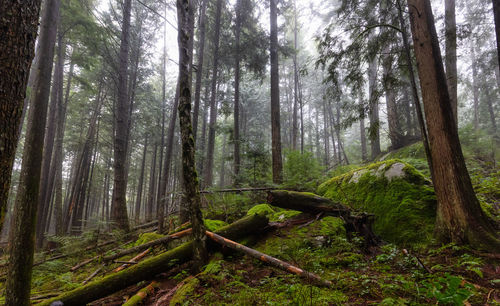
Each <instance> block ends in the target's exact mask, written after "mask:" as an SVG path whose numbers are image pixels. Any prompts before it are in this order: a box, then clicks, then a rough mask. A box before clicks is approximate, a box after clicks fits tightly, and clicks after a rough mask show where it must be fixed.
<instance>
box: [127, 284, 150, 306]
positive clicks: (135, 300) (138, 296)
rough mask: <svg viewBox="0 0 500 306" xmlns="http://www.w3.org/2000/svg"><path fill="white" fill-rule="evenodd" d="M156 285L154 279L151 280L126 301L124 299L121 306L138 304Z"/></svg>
mask: <svg viewBox="0 0 500 306" xmlns="http://www.w3.org/2000/svg"><path fill="white" fill-rule="evenodd" d="M157 287H158V283H157V282H156V281H152V282H151V284H149V285H147V286H146V287H144V288H142V289H141V290H139V291H137V293H136V294H135V295H133V296H132V297H131V298H130V299H128V301H126V302H125V303H124V304H123V305H122V306H135V305H139V304H140V303H141V302H142V301H143V300H144V299H145V298H146V297H147V296H148V295H150V294H152V293H153V292H154V291H155V288H157Z"/></svg>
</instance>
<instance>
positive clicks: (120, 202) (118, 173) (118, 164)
mask: <svg viewBox="0 0 500 306" xmlns="http://www.w3.org/2000/svg"><path fill="white" fill-rule="evenodd" d="M131 8H132V0H125V1H124V4H123V22H122V33H121V42H120V53H119V68H118V99H117V101H116V112H115V137H114V151H113V153H114V160H113V169H114V184H113V202H112V203H111V220H113V222H115V224H114V226H115V227H117V228H119V229H121V230H123V231H125V232H128V231H129V224H128V216H127V198H126V193H127V177H126V175H127V173H126V172H127V171H126V159H127V139H128V123H129V108H130V105H129V98H128V97H127V93H128V90H127V73H128V72H127V70H128V57H129V41H130V33H129V32H130V15H131V13H130V11H131Z"/></svg>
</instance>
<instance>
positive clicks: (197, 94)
mask: <svg viewBox="0 0 500 306" xmlns="http://www.w3.org/2000/svg"><path fill="white" fill-rule="evenodd" d="M207 4H208V0H201V7H200V16H199V17H198V51H197V52H196V53H197V57H198V58H197V64H196V65H197V67H196V87H195V90H194V109H193V135H194V139H195V140H196V137H197V134H198V113H199V111H200V98H201V83H202V79H203V60H204V56H205V32H206V23H207V22H206V10H207ZM236 44H237V42H236ZM235 78H236V77H235ZM235 86H236V85H235ZM235 120H236V119H235Z"/></svg>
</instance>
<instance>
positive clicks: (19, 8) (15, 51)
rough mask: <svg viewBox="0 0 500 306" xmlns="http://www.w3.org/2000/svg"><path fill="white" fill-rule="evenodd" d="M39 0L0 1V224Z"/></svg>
mask: <svg viewBox="0 0 500 306" xmlns="http://www.w3.org/2000/svg"><path fill="white" fill-rule="evenodd" d="M40 3H41V0H31V1H22V2H19V1H2V2H0V50H2V55H1V61H0V75H1V77H0V228H2V225H3V222H4V218H5V214H6V212H7V200H8V196H9V189H10V178H11V174H12V166H13V165H14V158H15V155H16V148H17V142H18V139H19V135H20V133H21V129H20V126H21V120H22V119H21V118H22V117H23V105H24V106H26V105H27V103H24V98H25V96H26V86H27V81H28V75H29V73H30V67H31V61H32V60H33V56H34V54H35V53H34V51H35V40H36V35H37V29H38V16H39V11H40Z"/></svg>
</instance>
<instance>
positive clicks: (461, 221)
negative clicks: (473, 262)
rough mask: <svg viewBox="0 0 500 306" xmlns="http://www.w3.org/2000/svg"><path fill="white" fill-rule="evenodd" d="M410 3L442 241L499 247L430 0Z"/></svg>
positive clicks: (437, 222) (414, 0) (439, 234)
mask: <svg viewBox="0 0 500 306" xmlns="http://www.w3.org/2000/svg"><path fill="white" fill-rule="evenodd" d="M408 8H409V11H410V21H411V31H412V34H413V42H414V44H413V45H414V48H415V55H416V59H417V63H418V73H419V77H420V80H422V81H421V82H420V86H421V90H422V96H423V101H424V111H425V115H426V121H427V126H428V128H429V140H430V145H431V155H432V160H433V166H434V167H433V177H432V178H433V182H434V189H435V191H436V196H437V199H438V207H437V217H436V234H437V236H438V239H439V240H441V241H453V242H456V243H470V244H471V245H472V246H473V247H477V248H484V249H487V250H488V251H493V252H499V251H500V240H499V239H498V236H497V235H496V233H495V230H494V228H493V226H492V225H491V224H490V223H489V221H488V220H487V218H486V216H485V214H484V212H483V211H482V209H481V206H480V205H479V201H478V200H477V198H476V195H475V193H474V189H473V188H472V183H471V181H470V177H469V174H468V172H467V167H466V165H465V161H464V157H463V154H462V148H461V146H460V140H459V138H458V130H457V127H456V124H455V120H454V119H453V112H452V107H451V102H450V98H449V94H448V88H447V84H446V76H445V73H444V68H443V63H442V61H441V52H440V50H439V42H438V38H437V34H436V28H435V26H434V17H433V16H432V9H431V5H430V1H429V0H423V1H422V0H408Z"/></svg>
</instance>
